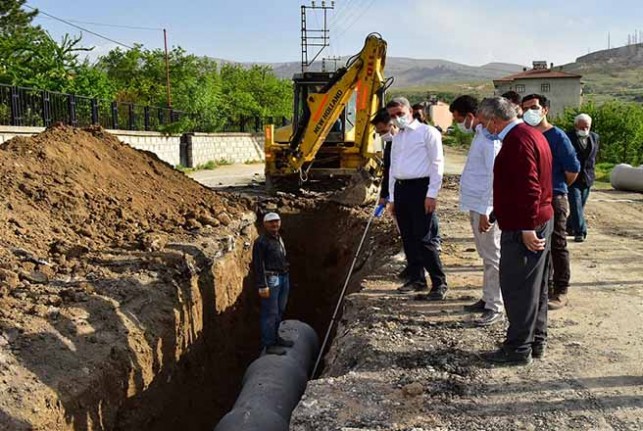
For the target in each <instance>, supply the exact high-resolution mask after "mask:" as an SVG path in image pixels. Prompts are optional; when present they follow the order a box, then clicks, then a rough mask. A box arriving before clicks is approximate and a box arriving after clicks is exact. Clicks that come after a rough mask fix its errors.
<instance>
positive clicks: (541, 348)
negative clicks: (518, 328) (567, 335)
mask: <svg viewBox="0 0 643 431" xmlns="http://www.w3.org/2000/svg"><path fill="white" fill-rule="evenodd" d="M546 350H547V344H546V343H534V344H532V345H531V356H532V357H533V358H534V359H542V358H544V357H545V351H546Z"/></svg>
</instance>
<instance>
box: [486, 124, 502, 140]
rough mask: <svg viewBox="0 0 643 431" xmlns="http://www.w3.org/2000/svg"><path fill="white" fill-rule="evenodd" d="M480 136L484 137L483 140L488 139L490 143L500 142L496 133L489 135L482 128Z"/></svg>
mask: <svg viewBox="0 0 643 431" xmlns="http://www.w3.org/2000/svg"><path fill="white" fill-rule="evenodd" d="M482 134H483V135H484V137H485V138H487V139H489V140H490V141H498V140H500V137H499V136H498V134H497V133H491V132H490V131H488V130H487V129H486V128H484V127H483V128H482Z"/></svg>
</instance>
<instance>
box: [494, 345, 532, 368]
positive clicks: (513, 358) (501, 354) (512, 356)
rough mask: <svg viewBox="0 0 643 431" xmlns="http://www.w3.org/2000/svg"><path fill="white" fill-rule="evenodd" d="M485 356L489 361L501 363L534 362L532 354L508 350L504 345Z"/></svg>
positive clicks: (526, 363) (519, 363)
mask: <svg viewBox="0 0 643 431" xmlns="http://www.w3.org/2000/svg"><path fill="white" fill-rule="evenodd" d="M483 357H484V359H486V360H487V361H489V362H493V363H494V364H499V365H529V364H531V363H532V359H531V355H521V354H519V353H515V352H508V351H507V350H505V349H504V348H502V347H501V348H500V349H498V350H496V351H495V352H490V353H487V354H485V355H483Z"/></svg>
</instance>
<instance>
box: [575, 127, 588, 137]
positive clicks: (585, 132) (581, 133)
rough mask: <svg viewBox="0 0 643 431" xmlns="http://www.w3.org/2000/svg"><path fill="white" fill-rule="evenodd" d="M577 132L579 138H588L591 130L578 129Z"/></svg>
mask: <svg viewBox="0 0 643 431" xmlns="http://www.w3.org/2000/svg"><path fill="white" fill-rule="evenodd" d="M576 134H577V135H578V137H579V138H587V137H588V136H589V130H586V129H582V130H576Z"/></svg>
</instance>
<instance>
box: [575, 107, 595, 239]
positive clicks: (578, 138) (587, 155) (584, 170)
mask: <svg viewBox="0 0 643 431" xmlns="http://www.w3.org/2000/svg"><path fill="white" fill-rule="evenodd" d="M591 128H592V117H590V116H589V115H587V114H580V115H578V116H577V117H576V118H575V119H574V130H572V131H569V132H567V136H568V137H569V139H570V140H571V141H572V145H573V146H574V149H575V150H576V155H577V157H578V160H579V161H580V173H579V174H578V178H577V179H576V181H575V182H574V183H573V184H572V185H571V186H570V187H569V194H568V195H567V196H568V199H569V209H570V214H569V218H568V219H567V232H568V233H570V234H571V235H573V236H574V241H576V242H583V241H585V238H586V237H587V223H586V222H585V214H584V210H585V204H586V203H587V198H588V197H589V190H590V188H591V187H592V185H593V184H594V177H595V173H594V168H595V165H596V155H597V154H598V149H599V136H598V135H597V134H596V133H594V132H592V131H590V130H591Z"/></svg>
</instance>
